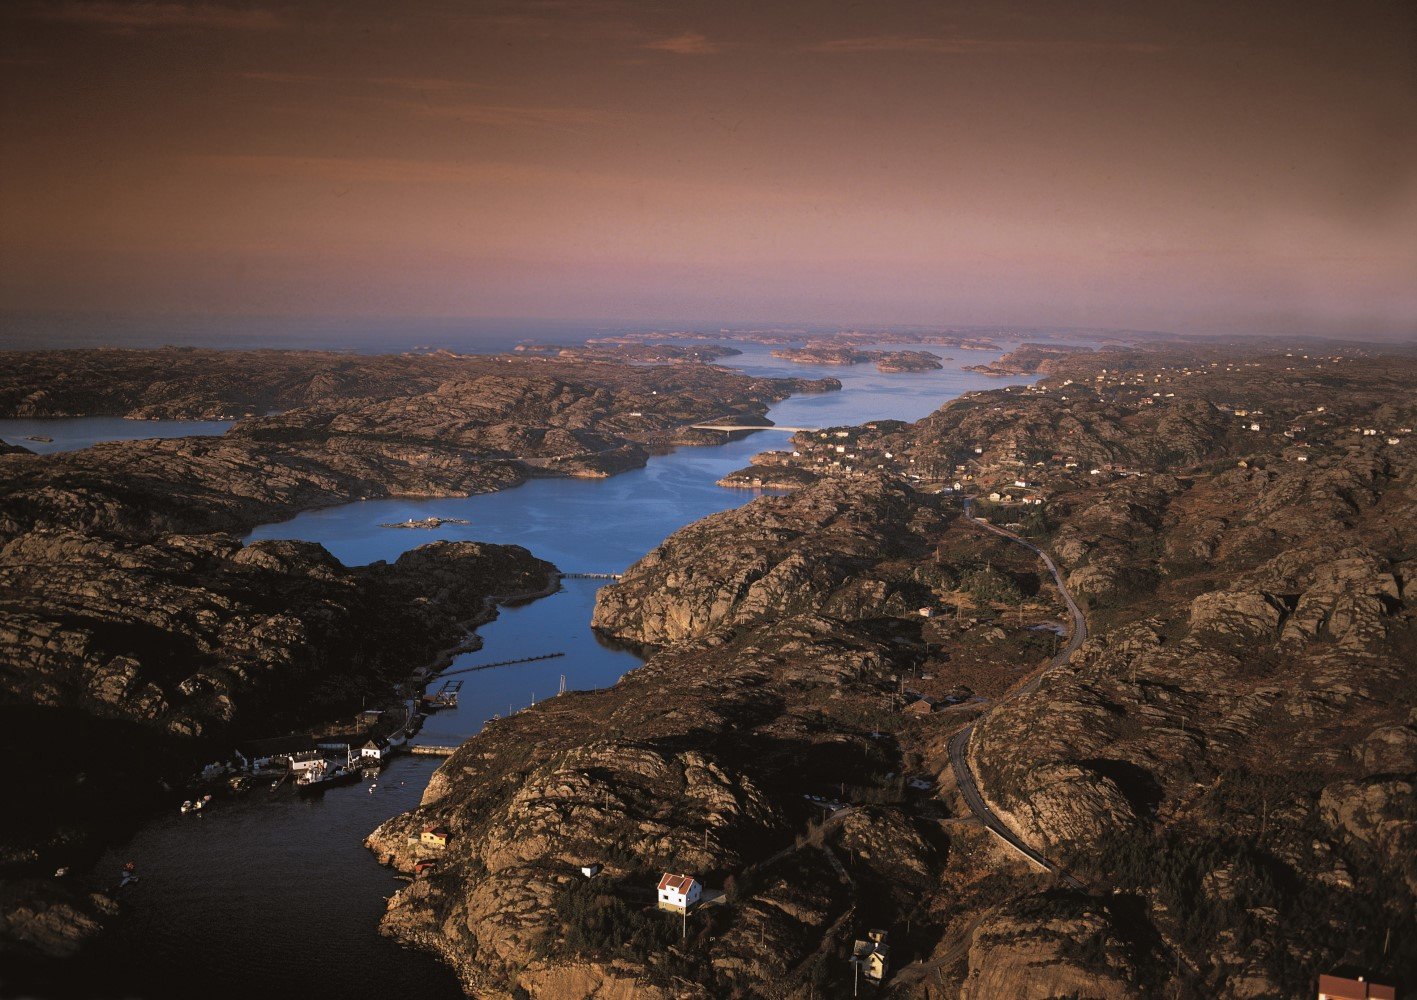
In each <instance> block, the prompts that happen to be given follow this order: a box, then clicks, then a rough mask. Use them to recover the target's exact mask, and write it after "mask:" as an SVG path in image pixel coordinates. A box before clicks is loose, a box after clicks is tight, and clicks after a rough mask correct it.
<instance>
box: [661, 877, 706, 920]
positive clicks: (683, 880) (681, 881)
mask: <svg viewBox="0 0 1417 1000" xmlns="http://www.w3.org/2000/svg"><path fill="white" fill-rule="evenodd" d="M703 891H704V889H703V886H701V885H700V884H699V880H698V879H696V878H694V876H692V875H673V874H671V873H669V872H665V873H664V874H663V875H662V876H661V877H660V879H659V908H660V909H661V910H673V911H674V912H675V913H685V912H687V911H688V909H689V908H690V907H691V906H693V905H694V904H695V903H697V902H698V901H699V897H700V896H701V895H703Z"/></svg>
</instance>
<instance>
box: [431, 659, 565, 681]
mask: <svg viewBox="0 0 1417 1000" xmlns="http://www.w3.org/2000/svg"><path fill="white" fill-rule="evenodd" d="M565 655H566V654H565V653H542V654H541V655H540V656H522V657H518V658H517V659H515V660H498V661H497V662H496V663H479V664H478V665H477V666H475V667H459V668H458V669H457V670H444V671H443V672H442V674H440V675H439V676H441V677H448V676H451V675H453V674H470V673H472V672H473V671H475V670H491V669H492V668H493V667H510V666H512V665H513V664H516V663H535V662H536V661H537V660H554V659H556V657H558V656H565Z"/></svg>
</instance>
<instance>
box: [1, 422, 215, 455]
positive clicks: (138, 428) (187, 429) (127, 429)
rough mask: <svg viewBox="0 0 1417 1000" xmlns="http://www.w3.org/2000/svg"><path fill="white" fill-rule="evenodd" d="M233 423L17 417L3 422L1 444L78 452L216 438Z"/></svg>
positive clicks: (37, 451) (49, 452)
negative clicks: (117, 444) (110, 444)
mask: <svg viewBox="0 0 1417 1000" xmlns="http://www.w3.org/2000/svg"><path fill="white" fill-rule="evenodd" d="M231 424H232V421H230V420H125V419H123V418H122V417H44V418H33V419H31V418H25V419H21V418H18V417H14V418H9V419H5V420H0V441H4V442H5V443H6V444H17V445H19V446H20V447H22V448H28V449H29V450H30V451H32V452H34V453H35V454H36V455H53V454H55V453H56V452H61V451H78V450H79V449H80V448H88V447H89V446H91V445H95V444H98V443H99V442H101V441H140V440H143V439H145V438H178V437H198V436H201V437H217V436H219V435H222V434H225V433H226V431H227V428H229V427H230V426H231Z"/></svg>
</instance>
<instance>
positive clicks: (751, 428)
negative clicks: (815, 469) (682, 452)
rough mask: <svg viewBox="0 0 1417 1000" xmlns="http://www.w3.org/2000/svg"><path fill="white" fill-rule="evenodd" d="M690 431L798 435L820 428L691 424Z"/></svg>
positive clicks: (776, 425)
mask: <svg viewBox="0 0 1417 1000" xmlns="http://www.w3.org/2000/svg"><path fill="white" fill-rule="evenodd" d="M689 429H690V430H695V431H786V432H787V433H789V434H796V433H798V432H799V431H817V430H821V428H820V427H786V426H784V425H782V424H690V425H689Z"/></svg>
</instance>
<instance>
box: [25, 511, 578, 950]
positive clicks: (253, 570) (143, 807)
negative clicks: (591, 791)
mask: <svg viewBox="0 0 1417 1000" xmlns="http://www.w3.org/2000/svg"><path fill="white" fill-rule="evenodd" d="M552 574H554V567H552V566H550V565H549V564H547V563H544V562H542V561H541V560H538V559H536V558H534V557H532V556H531V555H530V554H529V553H528V552H526V551H525V550H524V549H521V548H518V547H516V546H496V545H478V544H475V543H470V542H461V543H442V542H440V543H434V544H432V545H428V546H424V547H422V548H419V549H415V550H413V551H412V552H409V553H407V554H405V555H404V556H402V557H401V558H400V559H399V560H398V561H397V562H396V563H394V564H392V565H386V564H383V563H376V564H374V565H372V566H369V567H363V568H358V569H349V568H347V567H344V566H342V565H340V564H339V563H338V562H337V561H335V560H334V559H333V558H332V557H331V556H330V555H329V553H327V552H326V551H325V550H324V549H323V548H321V547H320V546H318V545H313V544H309V543H303V542H258V543H255V544H253V545H249V546H242V545H241V544H240V542H238V541H236V540H235V539H233V538H230V537H229V536H225V535H203V536H192V535H173V536H168V537H165V538H163V539H160V540H157V541H154V542H151V543H147V544H124V543H118V542H113V541H109V540H104V539H100V538H97V537H95V536H86V535H81V534H77V533H72V532H68V533H64V532H30V533H28V534H25V535H23V536H21V537H19V538H17V539H14V540H12V541H11V542H9V543H8V544H6V545H5V546H4V547H3V548H0V733H3V734H4V736H3V741H2V742H3V746H4V749H5V752H6V755H7V756H8V757H9V758H10V759H26V760H27V761H28V763H27V764H26V766H25V767H23V768H19V769H17V771H16V773H15V774H13V775H12V776H11V781H10V797H11V801H12V802H14V803H17V804H23V806H22V808H17V809H16V810H15V811H14V812H12V814H11V817H10V820H9V821H8V822H7V823H6V825H5V829H4V834H3V837H0V883H3V884H4V885H5V886H6V887H7V888H6V889H5V894H6V895H7V896H8V897H11V898H12V899H14V900H15V902H14V906H13V908H7V910H6V912H5V916H4V920H3V923H0V929H3V932H0V951H3V950H4V949H5V947H6V945H7V944H9V943H13V939H16V938H17V939H18V940H19V941H21V942H27V943H28V944H29V945H31V946H33V947H36V948H38V949H40V950H42V951H59V952H61V953H62V952H64V951H67V950H69V949H70V948H72V947H75V946H77V944H78V943H79V942H81V941H82V940H83V938H84V937H86V936H87V935H88V934H89V933H91V932H93V931H95V930H97V929H98V927H99V926H100V924H101V922H102V920H103V919H104V918H105V917H106V916H107V915H109V913H110V911H111V907H109V908H100V910H99V911H98V912H97V913H96V914H95V915H94V916H93V918H92V919H88V918H84V919H83V920H81V921H80V923H79V924H77V925H76V924H74V923H73V921H71V920H70V919H69V916H66V914H69V915H70V916H75V919H78V917H77V916H76V914H78V913H81V912H83V911H84V910H86V909H87V904H86V902H85V899H84V897H83V896H82V894H81V895H80V896H79V897H77V898H75V897H72V896H71V895H69V894H68V893H66V892H62V891H59V888H58V887H54V886H50V887H46V886H45V885H44V884H43V883H33V882H31V881H30V880H29V876H31V875H33V874H35V873H38V872H52V871H53V870H54V869H55V868H56V867H59V866H66V865H67V866H77V865H82V864H84V863H85V862H86V861H88V860H89V859H90V857H91V856H92V854H93V852H95V851H96V850H98V849H99V848H100V847H101V846H102V845H103V844H104V843H106V842H107V841H108V840H109V839H111V838H113V837H115V836H119V835H121V834H122V833H123V832H124V831H125V830H126V829H127V828H128V826H129V824H131V823H133V822H136V821H138V820H139V819H140V818H141V817H142V816H143V815H144V814H145V813H146V812H147V811H148V810H150V809H151V808H153V807H155V806H157V805H159V804H170V800H171V795H172V792H171V791H170V788H172V787H178V788H180V787H182V786H184V785H185V784H186V782H187V780H188V779H189V777H190V776H191V775H192V774H193V773H194V772H195V771H196V770H197V769H199V768H200V767H201V766H202V765H203V764H205V763H208V762H209V761H212V760H221V759H226V758H228V757H229V755H230V753H231V749H232V747H233V746H234V745H235V743H236V742H237V741H239V740H242V739H247V738H253V737H268V736H275V735H282V734H284V733H287V732H290V731H293V730H297V729H300V728H302V727H303V728H305V729H306V731H308V728H309V727H310V726H312V725H316V724H319V723H323V722H327V721H330V720H334V719H337V718H342V717H345V716H348V715H350V714H351V713H353V712H355V711H357V710H358V709H359V707H360V706H361V704H363V703H364V702H365V700H366V699H368V700H369V701H370V702H372V703H374V704H379V703H382V702H383V701H384V700H386V699H387V698H388V695H389V692H390V691H391V690H392V689H393V687H394V686H395V685H396V684H397V683H399V682H400V681H402V680H403V679H404V678H405V677H407V675H408V674H409V673H410V672H411V671H412V670H413V669H414V668H415V667H418V666H420V665H422V664H424V663H426V662H428V661H430V660H432V659H434V658H435V656H436V655H437V654H438V653H439V651H440V650H442V649H444V648H446V647H448V646H451V645H453V644H454V643H456V642H458V641H459V640H461V639H462V638H463V637H464V635H465V628H466V627H467V626H468V625H471V624H475V623H476V622H478V621H480V620H483V619H484V618H485V617H486V616H487V614H488V609H489V605H488V600H489V598H491V597H493V596H494V595H507V596H514V595H517V596H519V595H525V594H531V593H538V592H542V591H544V590H545V589H546V588H547V586H548V585H551V586H554V577H553V575H552ZM35 747H45V748H48V749H47V751H46V752H45V753H42V754H35V753H34V752H33V748H35ZM23 886H32V887H34V888H35V890H36V892H37V895H34V897H33V898H29V896H30V895H31V894H30V893H29V892H27V891H25V890H24V889H23V888H22V887H23ZM56 907H57V909H55V910H54V912H53V913H51V912H50V911H51V909H52V908H56ZM12 909H13V912H12ZM16 914H20V915H21V916H16ZM7 938H8V939H11V940H10V941H7Z"/></svg>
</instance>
